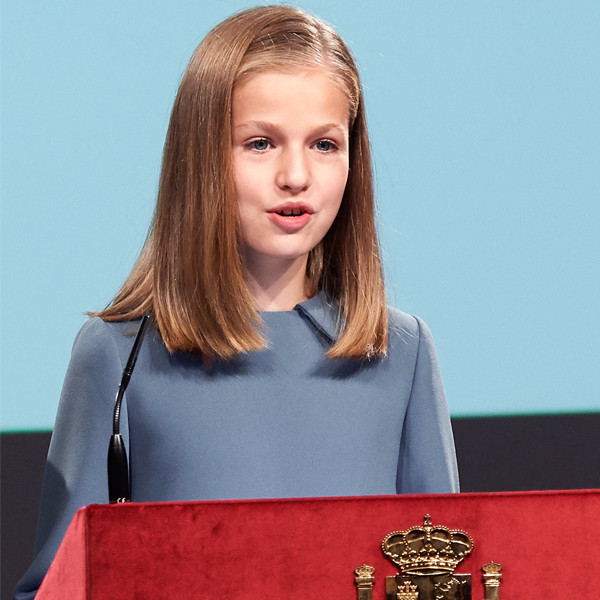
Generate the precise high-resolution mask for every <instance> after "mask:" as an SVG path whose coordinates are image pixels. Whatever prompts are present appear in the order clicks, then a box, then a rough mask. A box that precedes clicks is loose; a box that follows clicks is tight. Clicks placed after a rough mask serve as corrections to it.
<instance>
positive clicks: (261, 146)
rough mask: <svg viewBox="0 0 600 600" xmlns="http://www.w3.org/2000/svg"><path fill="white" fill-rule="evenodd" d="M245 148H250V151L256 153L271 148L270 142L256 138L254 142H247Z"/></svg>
mask: <svg viewBox="0 0 600 600" xmlns="http://www.w3.org/2000/svg"><path fill="white" fill-rule="evenodd" d="M246 146H247V147H248V148H250V150H256V151H257V152H264V151H265V150H268V149H269V147H270V146H271V142H269V140H267V139H265V138H257V139H255V140H251V141H249V142H248V143H247V144H246Z"/></svg>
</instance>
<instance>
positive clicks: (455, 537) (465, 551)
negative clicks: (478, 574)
mask: <svg viewBox="0 0 600 600" xmlns="http://www.w3.org/2000/svg"><path fill="white" fill-rule="evenodd" d="M381 546H382V549H383V553H384V554H385V555H386V556H387V557H388V558H389V559H390V560H391V561H392V562H393V563H394V564H396V565H397V566H398V567H399V568H400V572H399V573H397V574H396V575H393V576H388V577H386V579H385V600H471V575H470V574H458V573H455V572H454V570H455V569H456V567H457V566H458V563H460V562H461V561H462V560H463V559H464V558H466V557H467V556H468V555H469V553H470V552H471V550H472V548H473V539H472V538H471V536H470V535H469V534H468V533H467V532H466V531H463V530H462V529H449V528H447V527H445V526H443V525H435V526H434V525H432V523H431V517H430V516H429V515H425V517H424V519H423V525H415V526H414V527H410V528H409V529H406V530H405V531H393V532H392V533H389V534H388V535H386V536H385V537H384V538H383V542H382V544H381ZM501 569H502V566H501V565H499V564H497V563H494V562H491V563H488V564H486V565H484V566H483V567H482V571H483V582H484V586H485V599H484V600H499V598H500V597H499V587H500V579H501V578H502V575H501V573H500V571H501ZM374 571H375V570H374V569H373V567H370V566H369V565H362V566H361V567H358V568H357V569H356V570H355V573H356V578H355V582H356V587H357V594H358V600H372V598H373V584H374V582H375V577H374Z"/></svg>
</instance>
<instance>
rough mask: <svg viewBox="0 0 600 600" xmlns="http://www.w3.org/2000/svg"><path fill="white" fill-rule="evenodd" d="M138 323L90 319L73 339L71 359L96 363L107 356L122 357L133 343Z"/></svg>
mask: <svg viewBox="0 0 600 600" xmlns="http://www.w3.org/2000/svg"><path fill="white" fill-rule="evenodd" d="M139 323H140V321H139V320H136V321H123V322H107V321H103V320H102V319H101V318H100V317H91V318H90V319H88V320H87V321H86V322H85V323H84V324H83V326H82V327H81V329H80V330H79V333H78V334H77V336H76V337H75V342H74V343H73V350H72V353H71V359H72V360H76V361H78V362H84V363H90V362H94V363H96V362H97V361H98V360H102V358H106V357H108V356H109V355H110V356H115V355H119V356H120V355H122V354H123V353H125V352H127V348H128V347H130V346H131V344H132V343H133V338H134V336H135V333H136V332H137V330H138V328H139Z"/></svg>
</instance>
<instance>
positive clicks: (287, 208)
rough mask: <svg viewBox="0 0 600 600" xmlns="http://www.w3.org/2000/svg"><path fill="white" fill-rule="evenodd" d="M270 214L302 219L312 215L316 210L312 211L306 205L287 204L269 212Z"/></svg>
mask: <svg viewBox="0 0 600 600" xmlns="http://www.w3.org/2000/svg"><path fill="white" fill-rule="evenodd" d="M269 212H270V213H274V214H276V215H279V216H281V217H292V218H294V217H301V216H302V215H305V214H309V215H312V214H313V212H314V210H312V209H311V208H310V207H309V206H307V205H304V204H296V203H294V204H292V203H287V204H284V205H281V206H277V207H276V208H274V209H273V210H270V211H269Z"/></svg>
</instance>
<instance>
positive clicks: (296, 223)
mask: <svg viewBox="0 0 600 600" xmlns="http://www.w3.org/2000/svg"><path fill="white" fill-rule="evenodd" d="M286 209H292V210H298V209H300V210H301V211H302V214H300V215H298V216H296V217H292V216H285V215H281V214H279V213H280V212H282V211H284V210H286ZM314 212H315V211H314V209H313V208H312V206H310V205H308V204H306V203H304V202H283V203H282V204H279V205H278V206H276V207H275V208H272V209H270V210H268V211H267V214H268V215H269V218H270V219H271V221H272V222H273V223H275V225H277V227H279V228H280V229H283V230H284V231H285V232H287V233H294V232H296V231H299V230H300V229H302V228H303V227H305V226H306V225H307V224H308V222H309V221H310V220H311V218H312V215H313V214H314Z"/></svg>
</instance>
